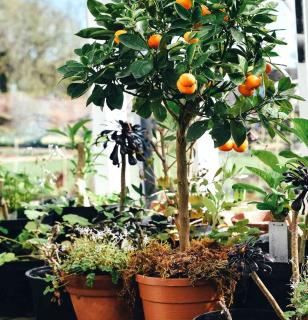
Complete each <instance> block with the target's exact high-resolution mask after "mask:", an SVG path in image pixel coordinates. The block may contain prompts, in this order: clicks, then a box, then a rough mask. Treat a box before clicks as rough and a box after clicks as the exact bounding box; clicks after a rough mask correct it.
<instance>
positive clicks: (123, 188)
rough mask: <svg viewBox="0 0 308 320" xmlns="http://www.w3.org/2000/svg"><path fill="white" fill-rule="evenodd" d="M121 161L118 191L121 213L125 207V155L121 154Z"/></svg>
mask: <svg viewBox="0 0 308 320" xmlns="http://www.w3.org/2000/svg"><path fill="white" fill-rule="evenodd" d="M121 157H122V163H121V193H120V212H121V213H122V212H123V211H124V208H125V199H126V177H125V174H126V155H125V154H122V155H121Z"/></svg>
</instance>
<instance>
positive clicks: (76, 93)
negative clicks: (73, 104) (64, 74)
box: [67, 83, 89, 99]
mask: <svg viewBox="0 0 308 320" xmlns="http://www.w3.org/2000/svg"><path fill="white" fill-rule="evenodd" d="M88 89H89V85H88V84H87V83H71V84H70V85H69V86H68V87H67V94H68V95H69V96H70V97H71V98H72V99H76V98H79V97H81V96H82V95H84V94H85V93H86V92H87V91H88Z"/></svg>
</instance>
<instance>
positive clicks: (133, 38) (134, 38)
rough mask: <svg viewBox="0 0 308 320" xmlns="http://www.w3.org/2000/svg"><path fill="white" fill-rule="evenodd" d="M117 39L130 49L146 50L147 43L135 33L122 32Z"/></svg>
mask: <svg viewBox="0 0 308 320" xmlns="http://www.w3.org/2000/svg"><path fill="white" fill-rule="evenodd" d="M119 39H120V42H121V43H122V44H123V45H125V46H126V47H128V48H130V49H133V50H137V51H145V50H148V45H147V44H146V42H145V41H144V40H143V39H142V38H141V37H140V36H139V35H137V34H129V33H126V34H122V35H120V37H119Z"/></svg>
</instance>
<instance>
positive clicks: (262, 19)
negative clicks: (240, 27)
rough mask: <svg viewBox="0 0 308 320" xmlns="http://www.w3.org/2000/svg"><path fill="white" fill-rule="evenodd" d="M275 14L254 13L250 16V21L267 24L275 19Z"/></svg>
mask: <svg viewBox="0 0 308 320" xmlns="http://www.w3.org/2000/svg"><path fill="white" fill-rule="evenodd" d="M276 18H277V17H276V16H274V15H270V14H256V15H255V16H254V17H252V19H251V22H253V23H261V24H268V23H272V22H275V21H276Z"/></svg>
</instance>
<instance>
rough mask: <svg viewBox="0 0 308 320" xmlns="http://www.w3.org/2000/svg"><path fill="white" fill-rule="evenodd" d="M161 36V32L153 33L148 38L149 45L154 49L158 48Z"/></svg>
mask: <svg viewBox="0 0 308 320" xmlns="http://www.w3.org/2000/svg"><path fill="white" fill-rule="evenodd" d="M161 38H162V36H161V35H160V34H153V35H151V36H150V38H149V40H148V45H149V47H150V48H152V49H158V48H159V44H160V40H161Z"/></svg>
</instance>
